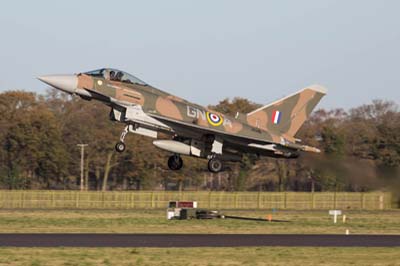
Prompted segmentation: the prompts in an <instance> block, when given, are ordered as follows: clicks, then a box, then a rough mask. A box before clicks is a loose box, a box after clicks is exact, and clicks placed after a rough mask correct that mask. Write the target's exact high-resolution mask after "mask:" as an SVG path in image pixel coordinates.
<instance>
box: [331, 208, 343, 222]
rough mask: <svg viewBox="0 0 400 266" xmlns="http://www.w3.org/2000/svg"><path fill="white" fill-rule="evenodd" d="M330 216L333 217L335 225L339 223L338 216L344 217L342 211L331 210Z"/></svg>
mask: <svg viewBox="0 0 400 266" xmlns="http://www.w3.org/2000/svg"><path fill="white" fill-rule="evenodd" d="M329 215H333V223H334V224H335V223H337V217H338V215H342V211H341V210H330V211H329Z"/></svg>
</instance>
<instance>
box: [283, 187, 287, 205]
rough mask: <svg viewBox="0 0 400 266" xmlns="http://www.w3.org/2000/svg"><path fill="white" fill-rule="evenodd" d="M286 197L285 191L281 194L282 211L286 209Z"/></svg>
mask: <svg viewBox="0 0 400 266" xmlns="http://www.w3.org/2000/svg"><path fill="white" fill-rule="evenodd" d="M286 197H287V195H286V191H285V192H283V208H284V209H286V207H287V202H286V201H287V198H286Z"/></svg>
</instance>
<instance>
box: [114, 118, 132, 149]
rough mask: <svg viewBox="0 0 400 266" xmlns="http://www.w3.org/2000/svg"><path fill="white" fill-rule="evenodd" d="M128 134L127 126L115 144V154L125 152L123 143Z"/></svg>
mask: <svg viewBox="0 0 400 266" xmlns="http://www.w3.org/2000/svg"><path fill="white" fill-rule="evenodd" d="M128 132H129V125H127V126H126V127H125V128H124V131H122V133H121V137H120V138H119V142H118V143H117V144H115V150H116V151H117V152H120V153H121V152H124V151H125V148H126V145H125V143H124V140H125V137H126V134H128Z"/></svg>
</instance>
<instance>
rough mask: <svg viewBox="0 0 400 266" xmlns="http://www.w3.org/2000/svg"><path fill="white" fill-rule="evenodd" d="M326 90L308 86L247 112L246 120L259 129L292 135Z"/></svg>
mask: <svg viewBox="0 0 400 266" xmlns="http://www.w3.org/2000/svg"><path fill="white" fill-rule="evenodd" d="M326 92H327V90H326V89H325V88H324V87H322V86H319V85H312V86H308V87H306V88H304V89H302V90H300V91H298V92H296V93H294V94H291V95H289V96H287V97H284V98H282V99H280V100H278V101H275V102H273V103H271V104H268V105H265V106H263V107H261V108H258V109H257V110H254V111H252V112H250V113H248V114H247V122H248V123H249V124H250V125H252V126H254V127H258V128H260V129H264V130H271V131H275V132H279V133H281V134H285V135H287V136H291V137H294V136H295V135H296V133H297V131H298V130H299V129H300V127H301V126H302V125H303V123H304V122H305V121H306V120H307V118H308V117H309V116H310V114H311V112H312V110H313V109H314V108H315V106H316V105H317V104H318V103H319V101H320V100H321V99H322V97H323V96H324V95H325V94H326Z"/></svg>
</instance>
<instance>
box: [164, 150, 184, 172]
mask: <svg viewBox="0 0 400 266" xmlns="http://www.w3.org/2000/svg"><path fill="white" fill-rule="evenodd" d="M182 166H183V160H182V158H181V156H179V154H175V155H172V156H171V157H169V158H168V167H169V169H171V170H174V171H177V170H180V169H181V168H182Z"/></svg>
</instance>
